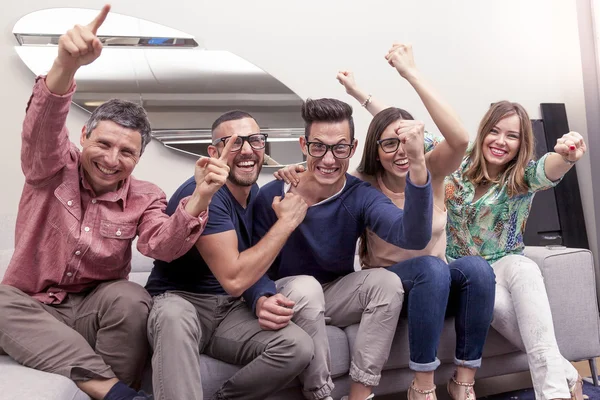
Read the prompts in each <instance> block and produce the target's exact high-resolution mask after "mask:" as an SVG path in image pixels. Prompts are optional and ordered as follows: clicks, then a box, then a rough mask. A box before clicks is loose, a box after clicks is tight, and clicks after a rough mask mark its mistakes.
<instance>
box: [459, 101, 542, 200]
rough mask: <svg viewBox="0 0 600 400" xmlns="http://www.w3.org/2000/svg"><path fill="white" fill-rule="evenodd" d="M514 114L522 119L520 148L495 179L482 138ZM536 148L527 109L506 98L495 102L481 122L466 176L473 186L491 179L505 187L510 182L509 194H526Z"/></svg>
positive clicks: (464, 175)
mask: <svg viewBox="0 0 600 400" xmlns="http://www.w3.org/2000/svg"><path fill="white" fill-rule="evenodd" d="M512 115H517V116H518V117H519V120H520V121H521V126H520V140H521V142H520V145H519V151H518V153H517V155H516V156H515V158H513V159H512V160H510V161H509V162H508V163H507V164H506V165H505V166H504V170H503V171H502V172H501V173H500V175H499V176H498V177H494V179H492V178H491V177H490V176H489V174H488V170H487V165H486V161H485V158H484V156H483V140H484V139H485V137H486V136H487V135H489V134H490V132H491V131H492V129H493V128H494V127H495V126H496V124H497V123H498V122H499V121H500V120H502V119H504V118H506V117H510V116H512ZM534 147H535V143H534V138H533V129H532V127H531V121H530V120H529V115H528V114H527V111H525V108H523V106H522V105H520V104H519V103H511V102H510V101H506V100H503V101H499V102H497V103H494V104H492V106H491V107H490V109H489V110H488V112H487V113H486V114H485V115H484V116H483V119H482V120H481V122H480V123H479V129H478V131H477V138H476V139H475V145H474V146H473V150H472V152H471V154H470V156H469V158H470V161H471V165H470V166H469V168H468V169H467V170H466V171H465V172H464V174H463V178H464V179H467V180H469V181H471V183H473V184H474V185H478V184H480V183H482V182H484V181H492V182H494V183H498V184H499V185H502V186H503V185H504V184H506V183H508V195H509V196H515V195H518V194H523V193H526V192H527V190H528V186H527V184H526V183H525V167H526V166H527V163H529V161H530V160H531V159H532V158H533V149H534Z"/></svg>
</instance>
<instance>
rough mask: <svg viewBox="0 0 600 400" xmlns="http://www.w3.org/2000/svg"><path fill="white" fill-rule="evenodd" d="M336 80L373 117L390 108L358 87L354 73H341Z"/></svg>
mask: <svg viewBox="0 0 600 400" xmlns="http://www.w3.org/2000/svg"><path fill="white" fill-rule="evenodd" d="M336 78H337V80H338V81H339V82H340V84H341V85H342V86H344V88H345V89H346V93H348V94H349V95H350V96H352V97H354V98H355V99H356V101H358V103H359V104H360V105H361V106H363V107H365V108H366V109H367V111H368V112H370V113H371V115H372V116H375V115H377V114H378V113H379V112H380V111H383V110H385V109H386V108H388V106H386V105H385V104H383V103H381V102H380V101H379V100H377V99H376V98H374V97H373V96H372V95H370V94H367V92H365V91H364V90H362V89H361V88H359V87H358V86H357V85H356V81H355V80H354V74H353V73H352V71H339V72H338V74H337V77H336Z"/></svg>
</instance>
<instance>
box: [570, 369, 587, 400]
mask: <svg viewBox="0 0 600 400" xmlns="http://www.w3.org/2000/svg"><path fill="white" fill-rule="evenodd" d="M579 390H581V392H579ZM569 393H571V400H588V399H589V396H588V395H586V394H583V378H582V377H581V375H577V380H576V381H575V383H574V384H573V386H571V387H569ZM579 393H581V397H579V396H578V395H579Z"/></svg>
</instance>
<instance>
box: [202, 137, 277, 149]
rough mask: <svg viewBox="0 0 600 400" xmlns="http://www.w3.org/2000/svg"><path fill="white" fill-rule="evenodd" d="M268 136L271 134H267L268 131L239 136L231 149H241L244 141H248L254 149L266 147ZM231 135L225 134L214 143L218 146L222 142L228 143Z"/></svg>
mask: <svg viewBox="0 0 600 400" xmlns="http://www.w3.org/2000/svg"><path fill="white" fill-rule="evenodd" d="M268 136H269V135H267V134H266V133H253V134H252V135H248V136H238V137H237V139H236V140H235V142H234V143H233V146H231V151H232V152H234V151H240V150H241V149H242V147H244V142H248V144H249V145H250V147H252V148H253V149H254V150H260V149H264V148H265V146H266V145H267V137H268ZM230 137H231V136H225V137H222V138H220V139H217V140H215V142H214V143H213V145H214V146H216V145H217V144H219V143H220V142H223V144H225V143H227V141H228V140H229V138H230Z"/></svg>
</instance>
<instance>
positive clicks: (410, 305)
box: [278, 45, 494, 400]
mask: <svg viewBox="0 0 600 400" xmlns="http://www.w3.org/2000/svg"><path fill="white" fill-rule="evenodd" d="M386 59H387V61H388V63H389V64H390V65H391V66H393V67H395V68H396V69H397V71H398V72H399V73H400V75H401V76H402V77H403V78H405V79H406V80H407V81H408V82H409V83H410V84H411V85H412V86H413V87H414V88H415V90H416V91H417V93H418V95H419V96H420V97H421V99H422V100H423V103H424V104H425V107H426V108H427V110H428V111H429V113H430V115H431V117H432V119H433V120H434V122H435V123H436V125H437V127H438V128H439V130H440V132H441V133H442V135H444V137H445V139H446V140H445V141H444V142H442V143H440V144H439V145H438V146H437V147H436V148H435V149H434V150H432V151H431V152H429V153H427V154H426V155H424V157H425V158H426V162H427V167H428V169H429V171H430V174H431V182H432V188H433V194H434V197H433V202H434V211H433V226H432V239H431V241H430V242H429V244H428V245H427V247H426V248H425V249H423V250H418V251H417V250H407V249H401V248H398V247H396V246H393V245H390V244H388V243H385V242H384V241H383V240H381V239H380V238H379V237H378V236H377V235H375V234H374V233H373V232H371V231H368V230H367V232H366V233H365V234H364V235H363V237H362V239H361V241H360V244H359V254H360V259H361V264H362V266H363V268H373V267H387V268H388V269H389V270H390V271H393V272H394V273H396V274H397V275H398V276H399V277H400V278H401V280H402V284H403V286H404V290H405V303H404V304H405V305H404V311H403V312H405V313H406V314H407V316H408V332H409V347H410V363H409V367H410V368H411V369H412V370H413V371H414V372H415V379H414V381H413V383H412V384H411V386H410V388H409V391H408V397H409V399H411V400H412V399H428V400H431V399H435V398H436V397H435V384H434V371H435V370H436V368H437V367H438V366H439V364H440V362H439V360H438V359H437V357H436V354H437V347H438V344H439V341H440V336H441V332H442V328H443V325H444V319H445V316H446V312H447V311H448V312H449V314H451V315H454V316H455V317H456V319H455V329H456V352H455V364H456V372H455V375H454V377H453V378H452V379H451V380H450V381H449V383H448V392H449V394H450V396H451V397H452V398H453V399H460V400H463V399H470V400H472V399H475V393H474V392H473V384H474V378H475V372H476V369H477V368H478V367H479V366H480V365H481V355H482V350H483V345H484V342H485V338H486V336H487V331H488V328H489V324H490V322H491V319H492V312H493V305H494V274H493V271H492V269H491V267H490V266H489V264H488V263H487V262H486V261H485V260H484V259H482V258H481V257H464V258H461V259H459V260H457V261H454V262H452V263H450V264H449V265H446V263H445V261H446V257H445V251H446V220H447V213H446V207H445V204H444V178H445V177H446V175H449V174H450V173H452V172H453V171H454V170H456V168H457V167H458V166H459V165H460V162H461V160H462V158H463V156H464V153H465V150H466V148H467V145H468V141H469V136H468V134H467V132H466V131H465V129H464V127H463V125H462V123H461V122H460V121H459V119H458V117H457V116H456V114H455V113H454V111H453V110H452V109H451V108H450V107H449V106H448V105H447V104H445V102H444V101H443V100H441V99H440V97H439V96H438V95H437V94H436V93H435V91H434V90H433V89H432V88H431V86H430V85H429V84H428V83H427V82H426V81H425V80H424V79H423V78H422V77H421V75H420V73H419V71H418V70H417V68H416V67H415V64H414V60H413V56H412V49H411V47H410V46H404V45H394V47H393V48H392V49H391V50H390V52H389V54H388V55H387V56H386ZM337 79H338V80H339V81H340V83H341V84H342V85H344V87H345V88H346V91H347V92H348V94H350V95H351V96H352V97H354V98H355V99H356V100H358V101H359V102H360V103H361V104H362V105H363V107H366V109H367V110H368V111H369V112H371V113H372V114H373V115H374V118H373V120H372V121H371V124H370V126H369V129H368V132H367V138H366V141H365V149H364V153H363V157H362V160H361V162H360V165H359V167H358V170H357V172H356V173H355V175H356V176H358V177H359V178H361V179H363V180H365V181H367V182H370V183H371V184H372V185H373V186H374V187H376V188H377V189H379V190H380V191H381V192H383V193H384V194H385V195H386V196H388V197H389V198H390V199H391V200H392V201H393V202H394V203H395V204H396V205H397V206H398V207H400V208H403V206H404V188H405V184H406V176H407V173H408V168H409V162H408V159H407V157H406V154H405V151H404V148H403V144H402V143H401V141H400V140H399V137H398V135H399V134H401V133H402V132H406V131H408V130H413V131H414V130H417V131H418V132H419V133H420V134H421V135H423V133H424V132H423V123H421V122H419V121H414V119H413V117H412V116H411V115H410V114H409V113H408V112H406V111H405V110H402V109H399V108H385V107H383V106H382V105H381V104H379V103H378V102H377V101H376V100H375V99H373V98H372V97H371V96H370V95H368V96H367V94H366V93H364V92H362V91H361V90H360V89H358V88H357V86H356V84H355V81H354V77H353V75H352V73H350V72H347V71H344V72H340V73H339V74H338V76H337ZM426 139H427V138H426ZM426 142H427V141H426ZM278 175H280V176H281V177H282V178H283V177H284V178H285V179H286V180H292V181H293V180H294V179H297V175H295V174H294V171H292V169H289V168H288V169H286V170H281V172H280V173H279V174H278ZM422 256H429V257H430V260H429V261H431V262H429V263H419V264H417V262H416V260H419V259H421V257H422ZM434 260H435V262H434ZM448 301H449V302H448Z"/></svg>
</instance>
